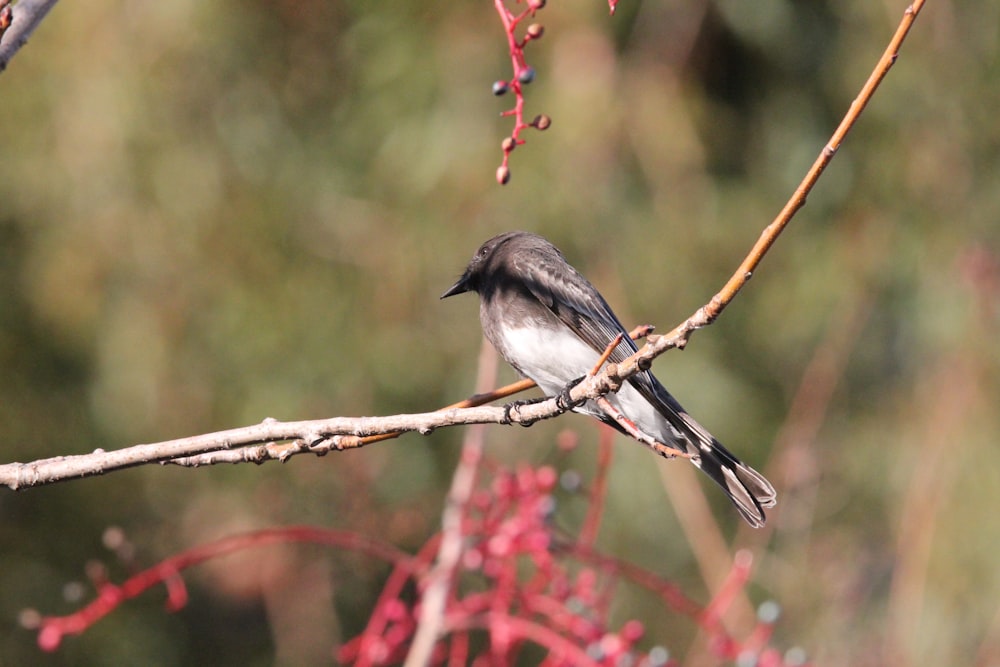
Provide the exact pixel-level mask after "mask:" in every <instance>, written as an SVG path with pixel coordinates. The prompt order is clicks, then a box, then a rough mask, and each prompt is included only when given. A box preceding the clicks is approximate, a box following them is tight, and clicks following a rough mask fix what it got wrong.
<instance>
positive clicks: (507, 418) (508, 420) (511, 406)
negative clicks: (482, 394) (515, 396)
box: [500, 396, 546, 428]
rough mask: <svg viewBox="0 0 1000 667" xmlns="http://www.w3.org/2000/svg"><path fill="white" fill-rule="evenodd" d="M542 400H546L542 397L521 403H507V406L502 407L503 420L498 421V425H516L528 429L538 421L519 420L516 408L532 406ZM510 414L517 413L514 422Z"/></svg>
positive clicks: (519, 415)
mask: <svg viewBox="0 0 1000 667" xmlns="http://www.w3.org/2000/svg"><path fill="white" fill-rule="evenodd" d="M544 400H546V397H544V396H543V397H542V398H529V399H526V400H523V401H512V402H510V403H508V404H507V405H505V406H503V418H502V419H501V420H500V423H501V424H506V425H510V424H514V423H517V424H520V425H521V426H523V427H525V428H528V427H529V426H531V425H532V424H534V423H535V422H536V421H538V420H537V419H521V413H520V411H519V410H518V408H520V407H521V406H522V405H534V404H535V403H541V402H542V401H544ZM512 413H517V416H518V419H517V421H516V422H515V421H514V419H513V417H512V416H511V414H512Z"/></svg>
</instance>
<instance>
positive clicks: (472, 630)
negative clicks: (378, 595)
mask: <svg viewBox="0 0 1000 667" xmlns="http://www.w3.org/2000/svg"><path fill="white" fill-rule="evenodd" d="M557 483H558V475H557V473H556V471H555V469H554V468H551V467H548V466H543V467H541V468H537V469H533V468H530V467H527V466H522V467H520V468H518V469H516V470H498V471H496V472H495V474H494V476H493V478H492V480H491V481H490V483H489V485H488V486H487V487H486V488H481V489H479V490H477V491H476V492H475V493H474V494H473V496H472V498H471V500H470V503H469V507H468V512H467V516H466V519H465V523H464V525H463V534H464V537H465V544H466V548H465V549H464V551H463V556H462V560H461V569H462V573H461V576H460V577H459V581H457V582H456V586H455V590H454V591H453V593H452V597H451V599H450V600H449V602H448V605H447V609H446V611H445V616H446V619H447V620H446V623H445V629H446V636H445V637H444V638H442V640H441V641H440V642H439V643H438V645H437V647H436V650H435V652H434V654H433V658H432V662H431V664H434V665H455V664H458V665H464V664H472V665H512V664H516V663H517V660H518V657H519V656H521V655H523V654H524V652H525V650H526V648H527V647H528V646H529V645H534V646H538V647H541V648H542V649H544V653H545V654H546V658H544V660H543V661H542V662H541V663H540V664H541V665H544V666H546V667H571V666H582V667H587V666H590V667H612V666H618V665H626V664H628V665H636V666H639V665H646V666H648V667H654V666H656V667H660V666H666V665H668V664H672V663H671V661H670V660H669V654H668V653H667V651H666V650H665V649H663V648H662V647H653V648H651V649H649V650H646V651H642V650H640V649H639V648H638V647H637V643H638V642H639V641H640V640H641V639H642V637H643V635H644V631H645V629H644V627H643V624H642V623H641V622H639V621H638V620H629V621H627V622H626V623H624V624H623V625H622V626H621V627H618V628H615V627H612V626H611V625H610V622H609V616H610V607H611V603H612V601H613V592H614V584H615V582H616V581H617V578H618V577H617V575H616V574H614V573H613V572H612V571H610V570H609V569H608V568H606V567H604V565H603V564H597V565H593V564H588V563H587V562H586V557H585V556H583V555H580V554H576V555H574V554H573V549H572V545H571V544H570V542H569V540H568V538H561V537H560V536H559V535H558V534H557V533H556V531H555V529H554V528H553V527H552V522H551V518H552V516H553V512H554V510H555V506H556V501H555V498H554V497H553V495H552V494H553V491H554V490H555V488H556V486H557ZM567 556H570V557H567ZM574 561H575V562H574ZM581 562H582V567H581V566H580V564H581ZM574 565H575V567H574ZM379 604H380V607H381V609H380V612H381V613H379V614H378V615H379V616H380V622H379V623H377V624H375V625H374V626H373V625H371V624H370V625H369V627H368V628H367V629H366V631H365V632H364V633H363V634H362V635H361V636H359V637H356V638H355V639H353V640H351V641H350V642H348V643H347V644H345V645H344V646H342V647H341V649H340V650H339V651H338V654H337V659H338V661H340V662H342V663H350V664H353V665H356V666H359V667H360V666H369V665H388V664H398V663H399V662H402V660H403V659H405V657H406V654H407V652H408V650H409V647H410V640H411V638H412V635H413V633H414V631H415V628H416V624H417V618H418V616H419V607H418V604H419V603H417V604H410V603H408V602H404V601H403V599H401V598H400V597H390V598H387V599H384V600H383V601H381V602H380V603H379ZM473 646H476V647H481V648H480V649H479V650H478V652H475V651H474V650H473V648H472V647H473Z"/></svg>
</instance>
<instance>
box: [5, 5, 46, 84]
mask: <svg viewBox="0 0 1000 667" xmlns="http://www.w3.org/2000/svg"><path fill="white" fill-rule="evenodd" d="M54 4H56V0H20V2H18V3H17V4H16V5H12V6H10V7H8V9H9V10H11V12H12V15H13V16H12V20H11V23H10V28H9V29H8V30H7V31H6V32H3V33H2V38H0V72H2V71H3V70H5V69H7V63H9V62H10V59H11V58H13V57H14V54H15V53H17V51H18V50H19V49H20V48H21V47H22V46H24V45H25V44H27V43H28V37H30V36H31V33H32V32H34V30H35V28H37V27H38V24H39V23H41V22H42V19H43V18H45V15H46V14H48V13H49V10H50V9H52V6H53V5H54Z"/></svg>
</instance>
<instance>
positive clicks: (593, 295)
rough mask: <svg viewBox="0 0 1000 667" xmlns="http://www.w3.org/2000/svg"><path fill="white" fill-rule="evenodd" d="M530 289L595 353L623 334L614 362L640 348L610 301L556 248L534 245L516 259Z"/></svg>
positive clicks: (613, 354) (613, 353)
mask: <svg viewBox="0 0 1000 667" xmlns="http://www.w3.org/2000/svg"><path fill="white" fill-rule="evenodd" d="M514 264H515V266H516V269H517V275H519V276H521V277H522V278H523V280H524V284H525V287H527V289H528V291H530V292H531V294H532V295H533V296H534V297H535V298H536V299H538V300H539V301H540V302H541V303H542V304H543V305H544V306H546V307H547V308H548V309H549V310H550V311H552V313H553V314H554V315H555V316H556V317H558V318H559V319H560V320H561V321H562V322H563V324H565V325H566V326H568V327H569V328H570V329H571V330H572V331H573V333H575V334H576V335H577V336H579V337H580V340H582V341H583V342H585V343H586V344H587V345H589V346H590V347H591V348H592V349H593V350H594V351H595V352H598V353H603V352H604V350H605V349H607V347H608V345H609V344H610V343H611V342H612V341H613V340H614V339H615V336H617V335H618V334H619V333H620V334H622V340H621V342H619V343H618V345H617V346H616V347H615V349H614V351H612V353H611V356H610V357H609V359H610V361H613V362H616V363H617V362H621V361H624V360H625V359H626V358H627V357H629V356H631V355H632V354H634V353H635V352H636V351H637V350H638V348H637V347H636V345H635V343H634V342H633V341H632V339H631V338H629V337H628V331H627V330H626V329H625V327H624V326H622V323H621V321H620V320H619V319H618V318H617V317H616V316H615V314H614V312H613V311H612V310H611V307H610V306H609V305H608V302H607V301H605V300H604V297H602V296H601V293H600V292H598V291H597V289H596V288H595V287H594V286H593V285H591V284H590V282H589V281H588V280H587V279H586V278H584V277H583V275H581V274H580V272H579V271H577V270H576V269H574V268H573V267H572V266H571V265H570V264H569V263H567V262H566V260H565V259H563V257H562V255H561V254H559V252H558V251H557V250H555V249H551V250H549V249H541V248H532V249H531V250H530V251H522V252H520V253H519V254H518V255H517V256H516V257H515V259H514Z"/></svg>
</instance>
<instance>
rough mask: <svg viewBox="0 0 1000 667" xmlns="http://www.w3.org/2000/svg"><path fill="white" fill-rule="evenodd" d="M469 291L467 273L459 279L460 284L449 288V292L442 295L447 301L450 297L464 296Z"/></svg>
mask: <svg viewBox="0 0 1000 667" xmlns="http://www.w3.org/2000/svg"><path fill="white" fill-rule="evenodd" d="M468 291H469V274H468V273H466V274H464V275H462V277H461V278H459V279H458V282H457V283H455V284H454V285H452V286H451V287H449V288H448V291H447V292H445V293H444V294H442V295H441V298H442V299H447V298H448V297H449V296H455V295H456V294H462V293H464V292H468Z"/></svg>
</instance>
